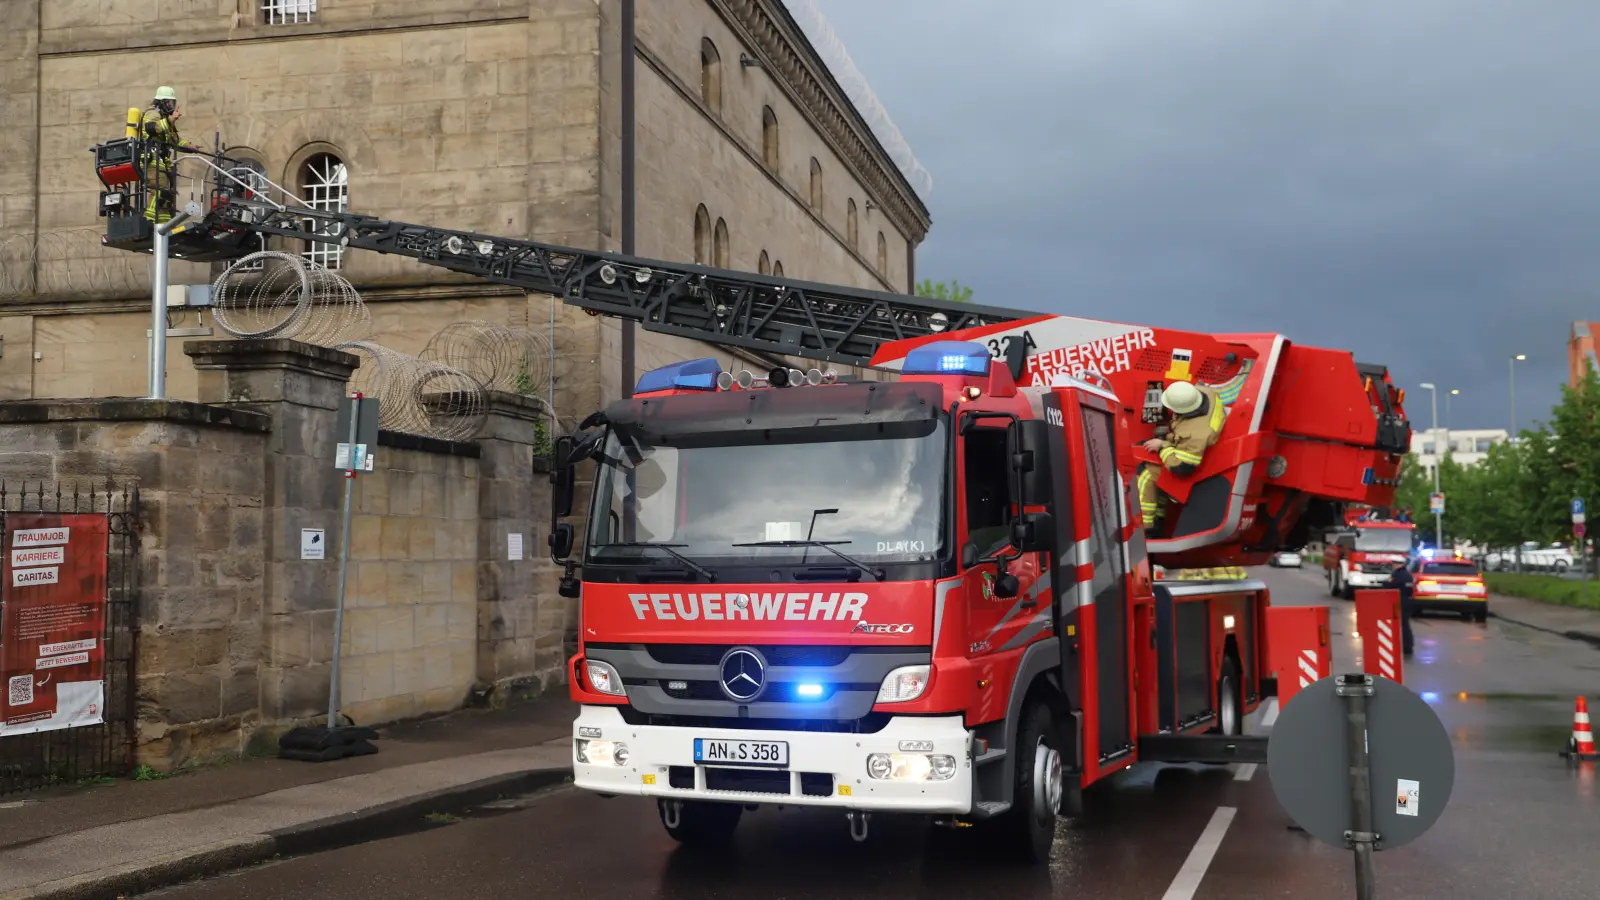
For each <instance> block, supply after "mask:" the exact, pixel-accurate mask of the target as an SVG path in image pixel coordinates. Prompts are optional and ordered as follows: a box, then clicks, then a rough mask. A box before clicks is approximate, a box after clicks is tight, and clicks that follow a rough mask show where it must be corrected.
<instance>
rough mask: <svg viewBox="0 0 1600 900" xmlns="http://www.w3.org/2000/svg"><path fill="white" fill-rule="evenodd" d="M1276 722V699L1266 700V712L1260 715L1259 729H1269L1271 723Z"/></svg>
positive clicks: (1269, 698)
mask: <svg viewBox="0 0 1600 900" xmlns="http://www.w3.org/2000/svg"><path fill="white" fill-rule="evenodd" d="M1276 721H1278V698H1277V697H1268V698H1267V711H1266V712H1264V713H1262V714H1261V727H1262V728H1271V727H1272V723H1273V722H1276Z"/></svg>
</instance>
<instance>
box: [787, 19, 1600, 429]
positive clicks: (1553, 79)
mask: <svg viewBox="0 0 1600 900" xmlns="http://www.w3.org/2000/svg"><path fill="white" fill-rule="evenodd" d="M816 2H817V6H818V8H819V9H821V11H822V12H823V14H824V15H825V16H827V18H828V20H829V23H830V24H831V25H832V26H833V28H834V29H835V30H836V31H837V32H838V34H839V36H840V38H841V39H842V40H843V42H844V44H845V46H846V47H848V48H849V51H850V54H851V56H852V57H853V58H854V60H855V63H856V65H857V67H858V68H860V69H861V71H862V72H863V73H864V74H865V75H866V77H867V78H868V80H869V81H870V83H871V85H872V88H873V90H874V91H875V92H876V93H877V94H878V96H879V98H880V99H881V100H882V101H883V103H884V105H885V106H886V107H887V108H888V111H889V114H890V116H891V117H892V118H893V119H894V121H895V124H896V125H898V126H899V128H900V130H901V132H903V133H904V134H905V136H906V138H907V139H908V140H909V141H910V143H911V146H912V148H913V150H914V151H915V152H916V155H917V157H918V158H919V159H920V160H921V162H922V164H923V165H924V166H926V167H927V168H928V170H929V171H930V172H931V173H932V176H933V189H932V194H931V196H929V197H927V198H926V200H927V203H928V206H929V208H930V209H931V211H932V213H933V219H934V225H933V231H932V233H931V234H930V235H929V237H928V240H927V242H926V243H924V244H923V246H922V248H921V249H920V251H919V253H918V258H917V266H918V275H919V276H927V277H931V278H933V279H935V280H947V279H952V278H955V279H960V280H961V281H962V283H964V284H968V285H970V286H972V288H973V289H974V291H975V295H974V299H975V300H977V301H978V302H980V303H988V304H994V305H998V306H1010V307H1021V308H1026V309H1037V310H1040V311H1044V312H1058V313H1071V314H1075V315H1083V316H1094V317H1103V318H1108V319H1116V320H1121V321H1128V322H1137V323H1141V324H1150V325H1157V326H1169V327H1174V328H1188V329H1194V330H1221V331H1281V332H1283V333H1285V334H1287V335H1288V336H1289V337H1290V338H1291V339H1293V340H1296V341H1300V342H1303V343H1309V344H1317V345H1321V346H1330V347H1341V348H1348V349H1350V350H1352V351H1353V352H1354V353H1355V354H1356V357H1357V358H1358V359H1361V360H1363V361H1371V362H1380V363H1385V364H1387V365H1389V366H1390V368H1391V371H1392V372H1393V373H1394V376H1395V378H1396V380H1397V381H1398V382H1399V383H1400V385H1401V386H1402V387H1405V388H1407V389H1408V390H1409V391H1410V394H1411V396H1410V398H1408V399H1409V400H1410V402H1409V403H1408V407H1409V411H1410V414H1411V418H1412V420H1413V422H1414V424H1415V425H1416V426H1418V427H1421V428H1426V427H1428V426H1429V425H1431V413H1430V410H1429V407H1428V394H1427V392H1426V391H1423V390H1420V389H1418V388H1417V385H1418V383H1420V382H1423V381H1432V382H1435V383H1437V384H1438V385H1439V387H1440V389H1441V393H1442V392H1443V391H1446V390H1448V389H1450V388H1459V389H1460V390H1461V391H1462V394H1461V396H1459V397H1456V398H1454V399H1453V401H1452V404H1451V415H1450V422H1449V424H1450V425H1452V426H1454V427H1456V428H1474V427H1477V428H1504V427H1507V426H1508V424H1509V416H1510V412H1509V400H1508V395H1509V386H1508V376H1507V358H1508V357H1509V356H1510V355H1512V354H1515V353H1526V354H1527V355H1528V360H1527V361H1526V362H1522V363H1517V379H1516V380H1517V421H1518V423H1519V424H1520V425H1523V426H1526V425H1528V424H1529V423H1530V422H1531V420H1533V419H1535V418H1545V417H1547V416H1548V413H1549V408H1550V406H1551V404H1553V403H1554V402H1556V401H1557V400H1558V399H1559V389H1558V387H1557V385H1558V384H1559V383H1561V382H1562V381H1564V380H1565V378H1566V338H1567V332H1568V329H1569V327H1570V325H1571V322H1572V321H1573V320H1575V319H1584V318H1588V317H1594V318H1596V319H1600V52H1597V50H1596V48H1597V47H1600V6H1597V5H1596V3H1595V0H1528V2H1524V3H1505V2H1501V0H1404V2H1393V0H1293V2H1284V0H1209V2H1206V3H1196V2H1194V0H1011V2H1009V3H1004V4H999V3H986V2H977V0H816ZM1439 417H1440V425H1441V426H1443V425H1444V424H1445V406H1444V398H1443V397H1442V396H1441V398H1440V405H1439Z"/></svg>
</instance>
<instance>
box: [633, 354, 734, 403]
mask: <svg viewBox="0 0 1600 900" xmlns="http://www.w3.org/2000/svg"><path fill="white" fill-rule="evenodd" d="M721 374H722V364H721V363H719V362H717V361H716V360H714V359H712V358H711V357H709V356H708V357H706V358H704V359H691V360H689V361H688V362H680V363H673V364H672V365H670V366H662V367H661V368H659V369H651V370H650V371H648V372H646V373H644V374H643V375H641V376H639V385H638V387H635V388H634V389H633V392H634V393H635V394H648V393H650V392H652V391H670V390H680V391H714V390H716V389H717V376H718V375H721Z"/></svg>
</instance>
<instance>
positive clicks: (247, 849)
mask: <svg viewBox="0 0 1600 900" xmlns="http://www.w3.org/2000/svg"><path fill="white" fill-rule="evenodd" d="M571 777H572V769H571V768H567V767H563V768H556V769H532V770H528V771H524V772H512V773H510V774H507V775H496V776H494V777H491V778H484V779H481V780H478V781H470V782H467V783H465V784H460V785H456V786H455V787H449V788H443V789H440V790H437V791H430V792H428V793H426V794H418V795H417V796H415V797H406V798H404V799H401V800H395V801H392V802H390V803H384V804H381V805H378V806H371V807H367V808H365V809H361V810H357V811H355V812H351V813H345V814H342V815H338V816H331V817H329V818H326V819H318V820H315V821H312V822H306V823H303V824H300V825H291V826H289V827H287V828H280V829H277V830H274V831H269V832H266V833H264V834H252V835H247V836H245V837H240V838H233V839H231V840H226V841H218V842H217V843H214V844H206V845H204V846H200V847H190V848H187V849H184V850H177V851H174V852H172V853H169V854H165V855H162V856H155V857H151V858H149V859H146V860H142V861H140V862H136V863H128V864H126V865H121V866H113V867H109V868H105V869H100V870H97V871H94V872H85V873H83V874H81V875H73V876H71V877H68V878H60V879H57V880H55V881H47V882H45V883H43V884H37V885H34V886H33V887H27V888H19V889H17V890H14V891H9V892H7V893H4V894H0V900H116V898H117V897H119V896H124V895H126V896H132V895H134V894H142V893H146V892H149V891H153V890H156V889H158V888H164V887H170V886H172V885H175V884H180V883H182V882H186V881H192V880H194V879H197V878H206V877H210V876H213V875H220V874H222V873H224V872H229V871H233V870H235V869H241V868H244V867H246V866H252V865H255V864H257V863H261V862H265V861H266V860H269V859H272V858H274V857H287V856H301V855H305V854H308V853H318V852H324V851H328V850H338V849H340V848H343V847H350V846H354V845H356V844H361V843H366V842H368V841H375V840H383V839H384V838H388V837H393V836H397V835H399V834H403V833H407V832H411V831H416V830H418V826H417V820H418V819H420V818H421V817H423V816H424V815H427V814H428V813H456V812H462V811H465V810H467V809H469V808H471V807H474V806H479V805H482V804H484V803H488V802H490V801H492V800H496V799H499V798H502V797H506V796H520V795H523V794H530V793H534V792H536V791H542V790H548V789H551V788H554V787H557V786H559V785H561V784H563V783H565V782H568V781H570V780H571Z"/></svg>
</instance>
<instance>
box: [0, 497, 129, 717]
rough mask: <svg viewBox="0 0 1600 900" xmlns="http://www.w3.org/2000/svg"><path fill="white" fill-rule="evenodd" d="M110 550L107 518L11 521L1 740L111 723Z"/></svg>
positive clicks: (34, 516) (0, 659)
mask: <svg viewBox="0 0 1600 900" xmlns="http://www.w3.org/2000/svg"><path fill="white" fill-rule="evenodd" d="M108 542H109V529H108V527H107V524H106V517H105V516H103V515H64V514H60V513H7V514H6V517H5V534H4V536H3V542H0V547H3V549H4V552H5V557H4V560H3V565H0V682H3V683H4V685H5V705H4V706H0V735H13V734H27V733H29V732H34V731H53V730H55V729H58V728H73V727H77V726H81V725H98V724H99V723H100V722H101V721H103V719H102V716H103V714H104V711H105V705H106V702H105V633H106V556H107V550H108V548H109V543H108Z"/></svg>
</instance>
